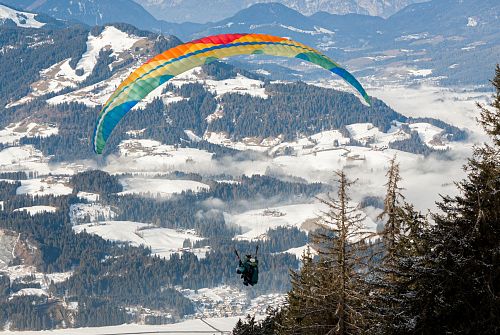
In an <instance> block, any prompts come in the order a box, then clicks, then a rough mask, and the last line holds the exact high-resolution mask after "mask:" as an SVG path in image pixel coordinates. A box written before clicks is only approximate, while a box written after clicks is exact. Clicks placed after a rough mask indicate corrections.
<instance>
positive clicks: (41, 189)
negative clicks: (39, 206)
mask: <svg viewBox="0 0 500 335" xmlns="http://www.w3.org/2000/svg"><path fill="white" fill-rule="evenodd" d="M68 185H69V178H67V177H47V178H43V179H28V180H21V186H20V187H19V188H18V189H17V190H16V193H17V194H30V195H38V196H43V195H49V194H52V195H65V194H71V192H73V189H72V188H71V187H69V186H68Z"/></svg>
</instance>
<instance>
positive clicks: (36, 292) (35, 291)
mask: <svg viewBox="0 0 500 335" xmlns="http://www.w3.org/2000/svg"><path fill="white" fill-rule="evenodd" d="M27 295H31V296H38V297H48V296H49V294H48V293H47V292H46V291H45V290H43V289H41V288H23V289H20V290H19V291H17V292H15V293H13V294H11V295H10V297H9V300H12V299H13V298H14V297H22V296H27Z"/></svg>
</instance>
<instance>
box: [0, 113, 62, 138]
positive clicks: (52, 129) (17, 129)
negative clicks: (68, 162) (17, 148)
mask: <svg viewBox="0 0 500 335" xmlns="http://www.w3.org/2000/svg"><path fill="white" fill-rule="evenodd" d="M58 132H59V129H58V128H57V127H56V126H55V125H53V124H40V123H36V122H30V120H29V119H25V120H23V121H21V122H17V123H11V124H9V125H8V126H7V127H5V128H4V129H1V130H0V143H3V144H15V143H17V142H18V141H19V140H20V139H21V138H22V137H48V136H51V135H57V133H58Z"/></svg>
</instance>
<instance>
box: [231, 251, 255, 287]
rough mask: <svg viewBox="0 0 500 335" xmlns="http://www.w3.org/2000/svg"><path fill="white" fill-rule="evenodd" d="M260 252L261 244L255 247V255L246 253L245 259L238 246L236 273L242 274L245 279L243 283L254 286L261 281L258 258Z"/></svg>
mask: <svg viewBox="0 0 500 335" xmlns="http://www.w3.org/2000/svg"><path fill="white" fill-rule="evenodd" d="M258 252H259V246H257V247H256V248H255V256H252V255H245V259H243V260H241V258H240V254H239V253H238V250H236V248H235V249H234V253H235V254H236V257H238V267H237V268H236V273H237V274H239V275H241V278H242V279H243V285H245V286H248V285H250V286H254V285H256V284H257V283H258V281H259V260H258V259H257V253H258Z"/></svg>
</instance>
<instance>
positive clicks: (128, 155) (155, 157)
mask: <svg viewBox="0 0 500 335" xmlns="http://www.w3.org/2000/svg"><path fill="white" fill-rule="evenodd" d="M212 156H213V154H212V153H210V152H208V151H205V150H198V149H192V148H175V147H174V146H172V145H166V144H161V143H160V142H158V141H154V140H147V139H131V140H125V141H122V142H121V143H120V145H119V156H117V157H109V158H108V161H107V163H108V164H107V166H106V168H105V170H106V171H108V172H110V173H125V172H140V171H162V172H168V171H175V170H178V171H186V172H190V171H195V170H197V169H198V168H199V167H200V166H206V165H210V164H212Z"/></svg>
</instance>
